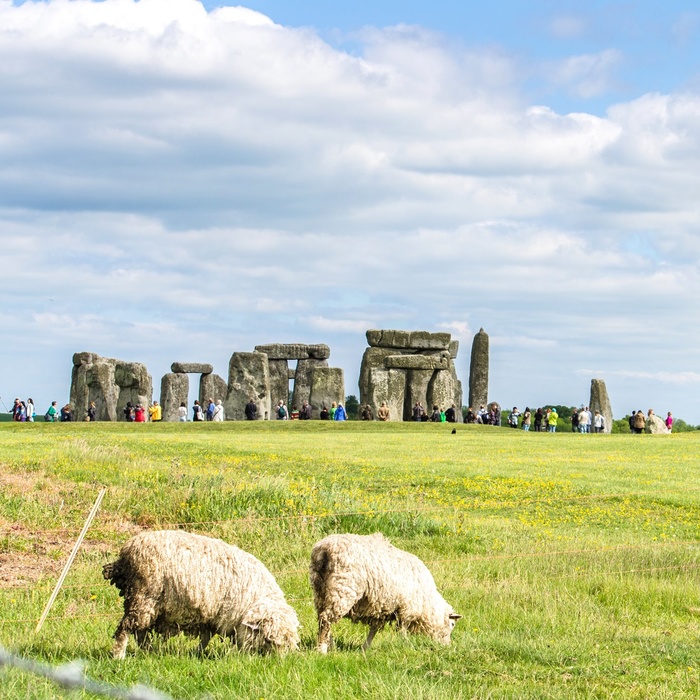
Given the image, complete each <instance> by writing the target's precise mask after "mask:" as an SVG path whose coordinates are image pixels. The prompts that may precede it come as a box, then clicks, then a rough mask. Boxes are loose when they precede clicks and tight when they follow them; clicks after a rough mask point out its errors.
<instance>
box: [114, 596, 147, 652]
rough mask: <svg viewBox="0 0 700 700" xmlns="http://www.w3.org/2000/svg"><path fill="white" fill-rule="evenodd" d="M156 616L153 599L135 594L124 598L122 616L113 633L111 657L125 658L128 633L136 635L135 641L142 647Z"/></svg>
mask: <svg viewBox="0 0 700 700" xmlns="http://www.w3.org/2000/svg"><path fill="white" fill-rule="evenodd" d="M157 617H158V615H157V614H156V611H155V606H154V603H153V600H151V599H150V598H147V597H146V596H145V595H143V594H141V595H138V594H137V595H134V596H133V597H132V598H130V599H128V600H127V599H125V600H124V617H122V619H121V622H120V623H119V626H118V627H117V631H116V632H115V633H114V647H113V648H112V657H113V658H115V659H123V658H125V656H126V647H127V644H128V641H129V634H130V633H132V634H134V635H135V636H136V641H137V642H138V644H139V646H140V647H142V648H143V646H144V645H145V644H146V636H147V635H148V632H149V631H150V630H151V629H152V628H153V625H154V623H155V621H156V618H157Z"/></svg>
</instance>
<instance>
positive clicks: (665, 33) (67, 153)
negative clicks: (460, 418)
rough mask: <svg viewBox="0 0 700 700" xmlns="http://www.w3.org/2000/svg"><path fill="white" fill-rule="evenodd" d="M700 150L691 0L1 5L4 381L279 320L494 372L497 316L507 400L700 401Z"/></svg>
mask: <svg viewBox="0 0 700 700" xmlns="http://www.w3.org/2000/svg"><path fill="white" fill-rule="evenodd" d="M477 5H478V7H477ZM582 8H583V9H582ZM699 166H700V10H698V9H697V4H696V3H694V2H691V1H690V0H687V1H685V0H668V1H667V2H665V3H658V2H655V1H652V0H639V1H636V2H635V1H634V0H631V1H626V2H617V1H615V0H609V1H607V2H602V1H595V0H593V1H591V2H588V3H585V4H584V3H580V2H565V1H564V2H562V1H561V0H557V1H556V2H555V1H554V0H527V2H526V1H525V0H509V1H508V2H506V1H504V0H494V1H493V2H490V3H460V2H456V1H455V0H433V1H432V2H430V3H425V2H418V1H417V0H412V1H407V0H401V1H399V0H375V1H374V2H372V3H358V2H352V3H351V2H335V3H329V2H320V1H318V0H315V1H312V0H298V1H296V2H294V3H290V2H288V1H285V2H282V0H279V1H278V0H269V1H265V0H259V1H257V2H256V1H252V0H251V1H250V2H248V3H247V5H246V6H245V7H242V6H233V5H231V6H226V7H221V3H220V2H209V1H208V0H207V1H206V2H199V1H198V0H140V2H135V1H134V0H103V1H102V2H96V1H90V0H51V1H49V2H35V1H28V2H18V1H16V0H15V1H11V0H0V245H1V250H2V252H1V254H0V277H1V284H2V297H1V298H2V305H0V327H1V328H2V329H3V342H2V343H1V344H0V396H1V397H2V400H3V401H4V402H5V403H6V404H7V405H9V404H10V403H11V401H12V399H13V398H14V396H15V395H17V396H22V397H26V396H29V395H32V396H33V397H34V398H35V400H36V401H37V404H38V410H40V411H41V412H42V413H43V411H44V410H45V407H46V406H47V405H48V403H49V402H50V401H51V400H52V399H56V400H58V401H60V402H63V401H66V400H67V398H68V391H69V386H70V370H71V356H72V353H73V352H75V351H83V350H88V351H93V352H97V353H99V354H102V355H106V356H109V357H118V358H121V359H124V360H134V361H141V362H144V363H145V364H146V365H147V366H148V368H149V371H150V372H151V374H152V375H153V378H154V385H155V386H156V396H157V394H158V388H157V387H159V385H160V377H161V376H162V375H163V374H164V373H165V372H167V371H169V367H170V364H171V362H173V361H202V362H211V363H213V364H214V366H215V371H216V372H217V373H219V374H221V375H222V376H224V377H225V376H226V375H227V367H228V359H229V357H230V355H231V352H232V351H234V350H252V349H253V346H254V345H256V344H260V343H267V342H309V343H328V344H329V345H330V346H331V350H332V355H331V364H332V365H334V366H341V367H343V368H344V369H345V373H346V391H347V393H357V388H356V387H357V375H358V369H359V363H360V358H361V355H362V352H363V350H364V348H365V346H366V341H365V337H364V331H365V330H366V329H368V328H401V329H407V330H412V329H422V330H431V331H438V330H440V331H444V330H449V331H451V332H452V333H453V334H454V336H455V337H456V338H458V339H459V340H460V341H461V352H460V357H459V358H458V360H457V366H458V373H459V375H460V377H461V379H462V381H463V383H464V384H465V386H466V384H467V381H468V375H469V351H470V346H471V340H472V337H473V335H474V333H476V332H477V331H478V330H479V328H480V327H483V328H484V329H485V330H486V331H487V332H488V333H489V335H490V338H491V382H490V394H491V397H490V398H492V399H494V400H498V401H501V402H502V403H504V404H506V405H511V404H517V405H519V406H521V407H522V406H523V405H525V404H529V405H530V406H537V405H543V404H547V403H555V404H570V405H578V404H580V403H582V402H586V401H587V399H588V392H589V387H590V380H591V378H593V377H600V378H603V379H605V380H606V383H607V386H608V391H609V393H610V396H611V400H612V404H613V411H614V413H615V414H616V415H620V416H621V415H624V414H625V413H628V412H630V411H631V410H633V409H644V410H646V409H647V408H649V407H653V408H654V409H655V410H656V412H657V413H664V414H665V412H666V411H668V410H671V411H673V413H674V415H676V416H678V417H682V418H684V419H685V420H687V421H688V422H691V423H700V368H699V367H698V360H697V358H698V347H700V324H699V323H698V321H699V318H698V315H699V314H698V310H699V300H698V289H699V288H700V274H699V268H698V261H699V258H700V237H699V236H698V233H699V232H700V167H699ZM465 400H466V399H465Z"/></svg>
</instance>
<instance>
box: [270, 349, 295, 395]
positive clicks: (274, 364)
mask: <svg viewBox="0 0 700 700" xmlns="http://www.w3.org/2000/svg"><path fill="white" fill-rule="evenodd" d="M267 364H268V367H269V370H270V398H271V400H272V405H273V406H276V405H277V403H278V402H279V401H280V400H282V401H284V404H285V406H286V405H287V404H288V403H289V373H290V372H289V365H288V364H287V360H270V359H269V358H268V361H267ZM293 378H294V373H293V372H292V379H293Z"/></svg>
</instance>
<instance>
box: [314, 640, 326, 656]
mask: <svg viewBox="0 0 700 700" xmlns="http://www.w3.org/2000/svg"><path fill="white" fill-rule="evenodd" d="M316 651H317V652H318V653H319V654H327V653H328V644H326V642H323V644H319V645H318V646H317V647H316Z"/></svg>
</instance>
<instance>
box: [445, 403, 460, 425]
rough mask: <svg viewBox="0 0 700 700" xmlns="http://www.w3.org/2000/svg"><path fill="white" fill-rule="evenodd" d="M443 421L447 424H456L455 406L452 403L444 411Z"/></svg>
mask: <svg viewBox="0 0 700 700" xmlns="http://www.w3.org/2000/svg"><path fill="white" fill-rule="evenodd" d="M445 420H446V421H447V422H448V423H456V422H457V406H456V405H455V404H454V403H453V404H452V405H451V406H450V407H449V408H448V409H447V410H446V411H445Z"/></svg>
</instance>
